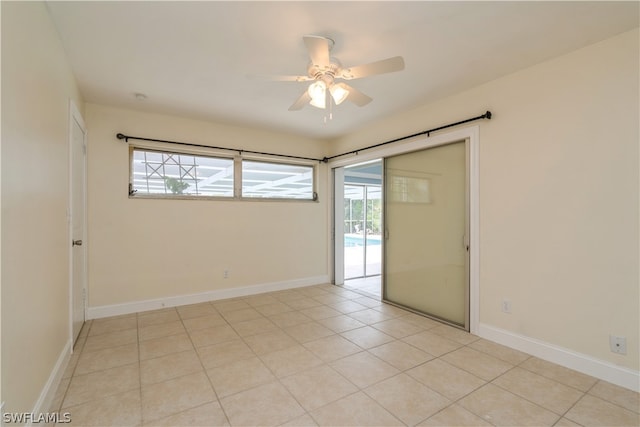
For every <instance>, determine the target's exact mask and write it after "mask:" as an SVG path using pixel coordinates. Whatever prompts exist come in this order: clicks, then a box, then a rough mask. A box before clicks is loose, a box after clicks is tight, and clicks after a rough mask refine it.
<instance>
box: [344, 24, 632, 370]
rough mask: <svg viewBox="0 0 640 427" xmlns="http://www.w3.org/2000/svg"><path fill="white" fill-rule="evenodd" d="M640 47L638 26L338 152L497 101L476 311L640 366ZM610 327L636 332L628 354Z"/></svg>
mask: <svg viewBox="0 0 640 427" xmlns="http://www.w3.org/2000/svg"><path fill="white" fill-rule="evenodd" d="M638 52H639V46H638V30H634V31H631V32H628V33H625V34H622V35H620V36H617V37H614V38H612V39H609V40H606V41H603V42H601V43H598V44H595V45H592V46H589V47H587V48H584V49H581V50H578V51H576V52H573V53H571V54H568V55H565V56H562V57H559V58H557V59H554V60H552V61H549V62H545V63H543V64H539V65H537V66H534V67H531V68H528V69H525V70H523V71H521V72H518V73H515V74H512V75H509V76H506V77H503V78H500V79H498V80H495V81H492V82H490V83H488V84H485V85H482V86H480V87H477V88H475V89H472V90H469V91H467V92H464V93H461V94H459V95H457V96H453V97H450V98H447V99H443V100H441V101H439V102H434V103H431V104H428V105H425V106H423V107H420V108H416V109H415V110H413V111H410V112H407V113H404V114H400V115H396V116H393V117H390V118H387V119H385V120H381V121H379V122H377V123H373V124H371V125H370V126H367V127H366V128H365V129H363V130H362V131H360V132H356V133H354V134H353V135H349V136H348V137H346V138H342V139H340V140H338V141H335V142H334V143H333V144H332V151H333V152H334V153H339V152H344V151H347V150H350V149H355V148H360V147H363V146H366V145H370V144H372V143H377V142H382V141H384V140H387V139H391V138H396V137H399V136H402V135H408V134H412V133H415V132H420V131H422V130H425V129H428V128H430V127H436V126H439V125H442V124H445V123H449V122H454V121H457V120H461V119H465V118H467V117H472V116H476V115H479V114H482V113H483V112H484V111H485V110H487V109H489V110H491V111H492V112H493V113H494V118H493V120H491V121H483V122H481V123H480V322H481V324H485V325H490V326H492V327H494V328H500V329H503V330H506V331H509V332H512V333H515V334H519V335H522V336H526V337H531V338H534V339H538V340H542V341H544V342H546V343H549V344H552V345H557V346H560V347H562V348H567V349H570V350H573V351H576V352H578V353H581V354H586V355H589V356H592V357H594V358H596V359H600V360H604V361H608V362H611V363H613V364H618V365H621V366H624V367H627V368H631V369H633V370H636V371H638V369H639V366H638V365H639V362H638V347H639V345H640V344H639V343H638V337H639V335H640V331H639V326H638V325H639V324H640V319H639V316H638V313H639V311H640V310H639V289H638V283H639V277H638V259H639V253H638V237H639V236H638V233H639V224H638V217H639V210H638V198H639V187H638V140H639V134H638V128H639V123H638V122H639V119H638V117H639V111H638V105H639V99H638V91H639V88H638V81H639V71H638V63H639V57H638V56H639V54H638ZM503 298H507V299H510V300H511V302H512V314H505V313H502V312H501V301H502V299H503ZM609 334H615V335H619V336H626V337H627V345H628V354H627V355H626V356H622V355H617V354H613V353H611V352H610V350H609Z"/></svg>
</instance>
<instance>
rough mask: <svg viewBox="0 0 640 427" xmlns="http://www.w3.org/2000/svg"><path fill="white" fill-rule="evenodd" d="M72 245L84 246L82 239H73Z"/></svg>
mask: <svg viewBox="0 0 640 427" xmlns="http://www.w3.org/2000/svg"><path fill="white" fill-rule="evenodd" d="M71 246H82V240H72V241H71Z"/></svg>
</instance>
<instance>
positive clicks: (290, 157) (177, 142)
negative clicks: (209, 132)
mask: <svg viewBox="0 0 640 427" xmlns="http://www.w3.org/2000/svg"><path fill="white" fill-rule="evenodd" d="M116 138H118V139H124V141H125V142H129V140H130V139H136V140H138V141H151V142H164V143H166V144H176V145H186V146H189V147H199V148H213V149H215V150H226V151H236V152H238V154H240V155H242V153H250V154H260V155H265V156H277V157H286V158H289V159H299V160H313V161H316V162H322V161H324V159H315V158H312V157H301V156H291V155H289V154H276V153H265V152H262V151H251V150H242V149H238V148H227V147H215V146H213V145H202V144H192V143H190V142H180V141H169V140H165V139H155V138H142V137H140V136H131V135H124V134H122V133H118V134H116Z"/></svg>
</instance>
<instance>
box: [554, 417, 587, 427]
mask: <svg viewBox="0 0 640 427" xmlns="http://www.w3.org/2000/svg"><path fill="white" fill-rule="evenodd" d="M553 427H582V425H581V424H578V423H575V422H573V421H571V420H569V419H567V418H560V419H559V420H558V422H557V423H555V424H554V425H553Z"/></svg>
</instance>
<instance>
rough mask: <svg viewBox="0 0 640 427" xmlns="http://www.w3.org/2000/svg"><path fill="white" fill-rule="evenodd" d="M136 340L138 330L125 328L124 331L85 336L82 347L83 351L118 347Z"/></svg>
mask: <svg viewBox="0 0 640 427" xmlns="http://www.w3.org/2000/svg"><path fill="white" fill-rule="evenodd" d="M137 342H138V331H137V330H135V329H126V330H124V331H116V332H107V333H104V334H100V335H93V336H90V337H88V338H87V341H86V342H85V344H84V347H83V348H82V351H83V352H87V351H96V350H102V349H104V348H110V347H118V346H121V345H126V344H134V343H137Z"/></svg>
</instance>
